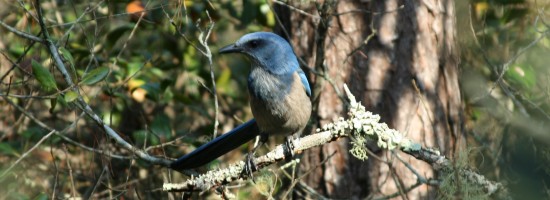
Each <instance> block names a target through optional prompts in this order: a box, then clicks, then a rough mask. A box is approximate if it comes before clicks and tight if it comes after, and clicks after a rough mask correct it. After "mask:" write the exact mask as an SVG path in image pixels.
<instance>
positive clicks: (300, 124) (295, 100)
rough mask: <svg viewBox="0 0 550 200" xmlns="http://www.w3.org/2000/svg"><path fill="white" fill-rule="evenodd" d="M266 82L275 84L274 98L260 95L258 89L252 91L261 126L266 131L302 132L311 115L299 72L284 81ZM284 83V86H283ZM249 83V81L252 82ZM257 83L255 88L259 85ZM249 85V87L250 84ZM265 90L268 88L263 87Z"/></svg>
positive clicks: (257, 117) (271, 94)
mask: <svg viewBox="0 0 550 200" xmlns="http://www.w3.org/2000/svg"><path fill="white" fill-rule="evenodd" d="M263 78H264V79H265V80H264V81H272V82H271V83H265V84H266V85H268V86H273V85H279V86H278V87H272V89H271V90H272V91H269V92H268V93H269V95H266V96H271V98H265V96H258V95H257V91H256V93H254V92H255V91H250V107H251V108H252V114H254V118H255V119H256V121H257V123H258V126H259V127H260V129H261V130H262V131H263V132H266V133H267V134H285V135H289V134H294V133H297V132H300V131H301V130H302V129H303V128H304V127H305V126H306V124H307V122H308V120H309V117H310V114H311V101H310V99H309V97H308V96H307V94H306V91H305V89H304V86H303V84H302V82H301V81H300V76H299V75H298V73H296V72H295V73H293V74H292V75H291V76H290V77H289V78H288V79H289V80H290V81H289V80H287V81H285V82H282V81H281V79H277V80H268V78H266V77H263ZM281 83H283V84H284V85H282V84H281ZM249 84H250V81H249ZM257 87H258V85H255V86H254V88H253V89H256V90H257V89H259V88H257ZM249 88H250V86H249ZM264 89H265V88H264Z"/></svg>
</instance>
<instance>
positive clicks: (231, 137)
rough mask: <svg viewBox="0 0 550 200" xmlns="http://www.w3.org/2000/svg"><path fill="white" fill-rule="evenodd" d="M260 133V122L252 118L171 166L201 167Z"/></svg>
mask: <svg viewBox="0 0 550 200" xmlns="http://www.w3.org/2000/svg"><path fill="white" fill-rule="evenodd" d="M259 134H260V129H259V128H258V124H256V120H254V119H252V120H250V121H248V122H246V123H244V124H241V125H240V126H238V127H237V128H235V129H233V130H231V131H229V132H228V133H225V134H223V135H221V136H219V137H217V138H216V139H214V140H212V141H210V142H208V143H206V144H204V145H202V146H200V147H199V148H197V149H195V151H193V152H191V153H189V154H186V155H184V156H182V157H180V158H178V160H176V161H174V162H173V163H172V164H171V165H170V167H171V168H172V169H175V170H184V169H192V168H197V167H200V166H202V165H204V164H206V163H208V162H210V161H212V160H214V159H216V158H218V157H220V156H221V155H223V154H225V153H227V152H229V151H231V150H233V149H236V148H237V147H239V146H241V145H242V144H244V143H246V142H248V141H250V140H252V139H254V137H256V136H257V135H259Z"/></svg>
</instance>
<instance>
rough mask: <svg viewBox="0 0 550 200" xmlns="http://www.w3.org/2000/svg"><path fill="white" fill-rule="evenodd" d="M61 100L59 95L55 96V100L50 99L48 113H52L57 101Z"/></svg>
mask: <svg viewBox="0 0 550 200" xmlns="http://www.w3.org/2000/svg"><path fill="white" fill-rule="evenodd" d="M59 98H61V97H60V96H59V95H57V98H55V99H50V105H51V107H50V110H49V111H50V113H53V111H54V110H55V107H56V106H57V99H59Z"/></svg>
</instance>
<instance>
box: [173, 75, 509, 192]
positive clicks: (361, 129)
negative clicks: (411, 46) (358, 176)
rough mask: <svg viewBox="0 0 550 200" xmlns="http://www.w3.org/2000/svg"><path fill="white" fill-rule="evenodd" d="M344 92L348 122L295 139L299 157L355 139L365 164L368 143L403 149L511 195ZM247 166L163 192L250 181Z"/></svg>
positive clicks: (260, 163) (278, 155) (276, 154)
mask: <svg viewBox="0 0 550 200" xmlns="http://www.w3.org/2000/svg"><path fill="white" fill-rule="evenodd" d="M344 89H345V92H346V93H347V96H348V99H349V101H350V106H349V111H348V119H347V120H345V119H344V118H340V119H339V120H337V121H336V122H333V123H330V124H327V125H325V126H323V128H321V129H317V133H315V134H312V135H308V136H305V137H302V138H298V139H295V140H294V141H293V144H294V148H293V149H292V151H293V152H294V153H295V154H296V153H301V152H302V151H304V150H307V149H310V148H313V147H316V146H320V145H324V144H326V143H330V142H332V141H336V140H338V139H340V138H343V137H352V138H353V139H354V140H353V142H352V148H351V149H350V153H351V154H352V155H354V156H355V157H357V158H359V159H361V160H365V159H367V153H366V151H365V150H366V142H367V140H368V141H376V143H377V145H378V147H380V148H383V149H387V150H393V149H400V150H401V151H403V152H405V153H407V154H409V155H411V156H413V157H415V158H417V159H419V160H422V161H425V162H427V163H429V164H431V165H432V167H433V168H434V169H435V170H442V171H444V172H445V171H447V170H459V174H460V175H461V176H462V177H465V178H466V180H468V181H470V182H472V183H474V184H477V185H479V186H481V187H484V188H485V191H486V192H487V194H488V195H491V194H494V193H496V192H497V191H499V196H506V195H504V194H507V192H506V191H507V190H506V188H505V187H504V186H503V185H502V184H501V183H498V182H493V181H490V180H488V179H487V178H485V177H484V176H483V175H480V174H478V173H476V172H474V171H472V170H469V169H453V166H452V165H451V161H449V160H448V159H447V158H445V156H442V155H440V153H439V152H438V151H437V150H433V149H428V148H424V147H422V146H421V145H420V144H418V143H415V142H413V141H412V140H410V139H408V138H405V137H404V136H403V134H401V133H400V132H398V131H396V130H393V129H390V128H388V126H387V125H386V124H385V123H381V122H379V121H380V116H378V115H374V114H372V113H371V112H368V111H366V110H365V107H364V106H362V105H361V104H360V103H359V102H357V101H356V100H355V97H354V96H353V95H352V94H351V92H350V91H349V89H348V88H347V86H345V85H344ZM284 148H286V147H285V145H284V144H281V145H278V146H277V147H275V149H273V150H272V151H271V152H269V153H267V154H266V155H263V156H260V157H257V158H254V163H256V164H257V168H256V169H257V170H260V169H262V168H265V167H267V166H269V165H271V164H273V163H275V162H278V161H281V160H284V159H285V155H284V153H283V152H284V150H283V149H284ZM244 165H245V163H244V162H243V161H240V162H237V163H234V164H231V165H229V166H228V167H227V168H223V169H217V170H212V171H208V172H207V173H205V174H202V175H199V176H198V177H191V178H190V179H188V180H187V181H185V182H183V183H165V184H164V185H163V190H164V191H168V192H175V191H205V190H209V189H212V188H215V187H218V186H221V185H224V184H228V183H230V182H232V181H235V180H239V179H247V178H248V177H247V174H246V173H242V172H243V167H244ZM428 180H430V179H428ZM428 180H425V181H423V182H420V183H422V184H430V183H431V182H432V181H428Z"/></svg>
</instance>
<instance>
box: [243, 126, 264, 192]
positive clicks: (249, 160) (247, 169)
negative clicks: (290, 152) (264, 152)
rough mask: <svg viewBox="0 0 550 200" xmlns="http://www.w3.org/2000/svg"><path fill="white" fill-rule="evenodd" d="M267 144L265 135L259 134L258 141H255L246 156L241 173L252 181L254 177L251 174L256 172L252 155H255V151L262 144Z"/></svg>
mask: <svg viewBox="0 0 550 200" xmlns="http://www.w3.org/2000/svg"><path fill="white" fill-rule="evenodd" d="M266 142H267V134H265V133H261V134H260V139H259V140H257V141H256V143H255V145H254V148H253V149H252V151H251V152H249V153H248V155H246V160H245V165H244V169H243V173H244V174H245V175H248V177H250V178H251V179H252V181H254V175H253V172H254V171H256V163H254V154H256V150H258V148H259V147H260V146H262V145H263V144H265V143H266Z"/></svg>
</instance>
